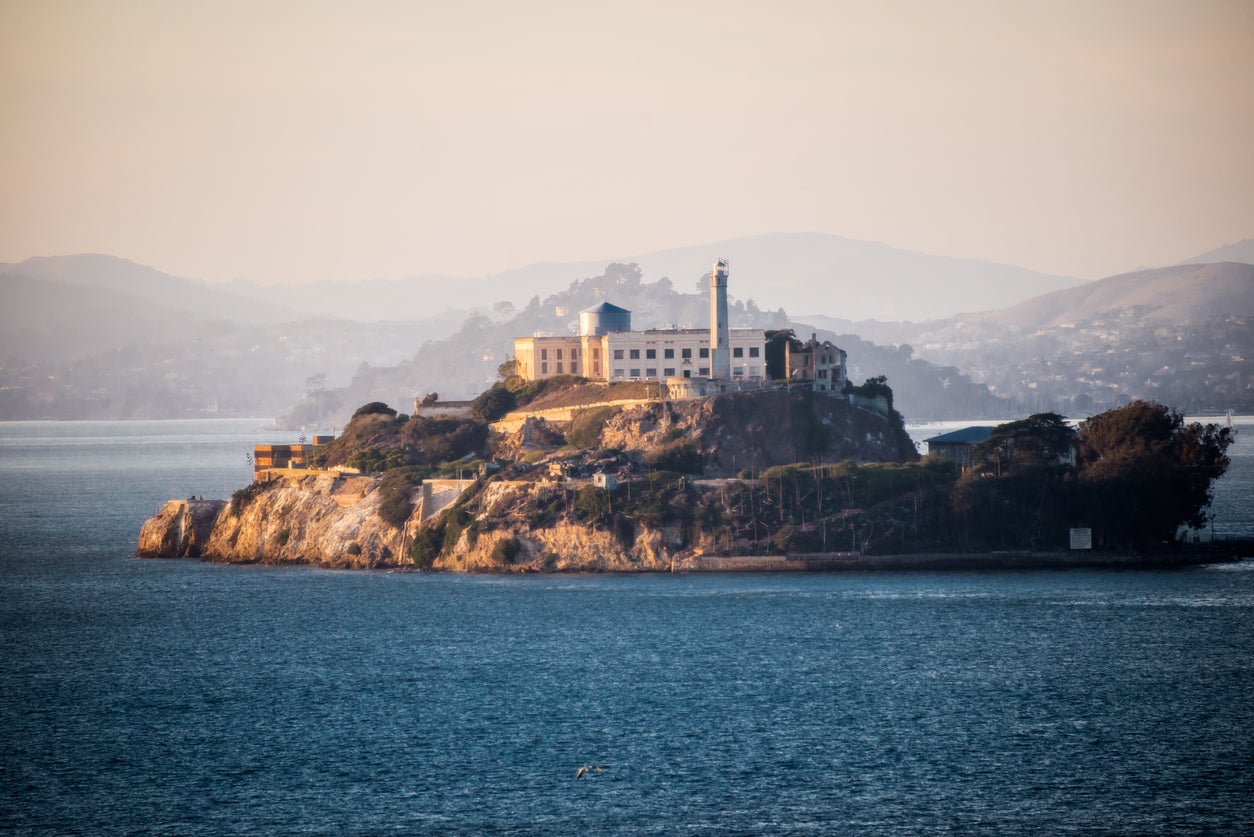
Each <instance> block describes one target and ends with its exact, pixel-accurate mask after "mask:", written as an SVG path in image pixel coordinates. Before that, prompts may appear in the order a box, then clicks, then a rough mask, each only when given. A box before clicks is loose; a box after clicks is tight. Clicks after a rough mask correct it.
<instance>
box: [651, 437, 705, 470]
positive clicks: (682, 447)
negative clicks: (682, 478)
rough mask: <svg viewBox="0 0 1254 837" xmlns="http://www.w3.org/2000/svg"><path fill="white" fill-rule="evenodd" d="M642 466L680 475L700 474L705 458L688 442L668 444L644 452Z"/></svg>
mask: <svg viewBox="0 0 1254 837" xmlns="http://www.w3.org/2000/svg"><path fill="white" fill-rule="evenodd" d="M644 464H645V465H647V466H649V467H650V468H660V469H662V470H666V471H678V472H679V473H681V474H700V473H701V472H703V471H704V470H705V458H704V457H703V456H701V452H700V451H698V450H697V448H696V446H695V445H693V444H691V443H689V442H670V443H668V444H665V445H661V446H659V447H655V448H651V449H650V450H648V451H646V452H645V455H644Z"/></svg>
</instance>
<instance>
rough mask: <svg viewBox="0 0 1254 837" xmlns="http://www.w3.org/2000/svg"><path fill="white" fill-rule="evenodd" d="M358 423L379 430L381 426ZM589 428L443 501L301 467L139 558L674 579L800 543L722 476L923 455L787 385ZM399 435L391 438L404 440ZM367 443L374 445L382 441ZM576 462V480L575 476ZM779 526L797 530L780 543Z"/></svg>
mask: <svg viewBox="0 0 1254 837" xmlns="http://www.w3.org/2000/svg"><path fill="white" fill-rule="evenodd" d="M360 421H361V422H373V424H372V427H373V426H374V425H376V424H380V421H381V420H380V418H379V417H378V416H363V417H361V419H360ZM383 424H386V425H388V428H392V427H393V425H394V424H395V422H393V421H392V419H387V420H386V421H383ZM574 424H578V422H572V425H574ZM417 426H418V425H415V427H417ZM350 429H351V428H350ZM376 429H377V428H376ZM585 430H587V428H585ZM592 430H593V432H591V433H590V434H586V435H587V444H586V447H585V448H583V449H582V450H580V449H578V448H575V447H573V446H572V445H571V444H569V439H568V438H564V437H563V436H562V433H561V432H558V431H554V432H551V433H549V434H548V435H545V434H540V433H536V432H530V433H528V432H527V431H524V430H520V431H519V432H518V434H516V435H517V438H510V439H495V440H493V442H492V444H493V446H494V449H495V451H496V454H497V458H498V460H499V458H500V456H501V455H503V453H504V452H506V451H511V452H513V454H514V455H516V456H517V459H515V456H510V457H509V458H510V459H511V460H513V461H514V462H515V465H514V467H512V468H507V469H505V470H502V471H500V472H498V473H496V474H495V475H494V476H490V477H484V478H481V479H479V480H478V481H476V482H475V483H474V484H473V485H471V486H470V487H469V488H468V489H467V490H466V491H465V492H464V493H460V496H458V494H459V491H454V492H453V496H452V497H449V496H447V495H448V492H447V491H445V492H443V493H440V492H433V491H432V490H430V489H431V488H432V486H433V485H434V483H433V482H432V481H431V480H430V479H428V484H427V485H426V486H424V485H423V484H421V482H419V481H418V480H414V482H413V483H412V484H410V483H407V482H405V481H403V480H394V479H391V477H392V476H393V472H389V478H388V479H377V478H373V477H369V476H336V475H332V474H325V473H324V474H319V475H313V474H311V475H307V476H301V475H300V474H299V472H296V473H293V474H288V475H284V476H283V477H281V478H279V479H275V480H273V481H272V482H268V483H257V484H254V485H251V486H249V487H247V488H245V489H241V490H240V491H238V492H236V493H235V495H234V497H232V499H231V500H230V501H229V502H228V501H194V500H185V501H171V502H170V503H168V504H167V505H166V506H165V507H164V508H163V509H162V510H161V511H160V512H159V513H158V514H157V515H156V516H154V517H153V518H152V519H150V520H149V521H148V522H147V523H145V524H144V526H143V529H142V531H141V534H140V541H139V548H138V551H137V554H138V555H140V556H142V557H198V558H201V559H203V560H209V561H221V562H229V563H268V564H310V565H318V566H327V567H337V568H374V567H399V566H416V567H420V568H430V569H438V570H447V571H455V572H500V571H633V570H646V571H648V570H666V569H671V568H672V567H673V566H674V564H675V562H676V561H684V560H688V559H692V558H694V557H697V556H700V555H702V554H707V553H713V552H718V551H720V550H729V549H738V550H740V551H742V552H744V551H748V552H752V553H755V554H762V553H763V552H764V551H767V550H776V549H778V550H780V551H784V550H787V549H788V548H789V547H790V545H792V544H793V543H794V540H795V539H794V540H790V539H789V538H792V533H791V528H795V527H792V525H791V521H792V518H788V519H787V520H786V519H785V518H784V517H783V516H779V518H778V520H777V521H776V524H778V525H774V528H772V526H771V525H768V524H766V523H764V522H760V521H759V520H758V518H759V517H761V515H762V514H763V508H764V507H763V505H762V504H763V502H770V497H769V496H767V491H768V488H769V486H768V485H767V483H768V482H769V480H765V481H764V480H758V479H753V478H749V479H731V480H727V479H723V478H726V477H733V476H735V475H736V474H737V473H738V472H739V473H740V474H741V475H743V476H745V477H757V476H759V475H761V474H762V472H763V471H767V472H768V473H769V471H770V469H771V468H772V467H775V466H780V465H783V464H786V463H793V462H798V461H806V462H811V463H821V462H837V461H842V460H854V461H863V462H865V461H885V460H887V461H892V462H901V461H903V460H912V459H915V458H917V454H916V453H915V451H914V447H913V445H912V444H911V443H910V441H909V438H908V437H907V436H906V434H905V433H904V430H902V428H901V426H900V422H899V421H897V422H895V421H891V420H889V419H887V418H885V417H883V416H881V415H878V414H876V413H875V412H873V411H869V410H862V409H858V408H855V407H852V406H850V405H848V404H847V403H846V402H844V401H843V400H840V399H829V398H824V397H812V396H810V395H808V394H807V395H798V394H795V393H792V394H790V393H788V392H782V391H778V392H777V391H771V392H758V393H737V394H730V395H724V396H719V397H716V398H709V399H700V400H693V401H680V402H662V403H656V404H648V405H642V406H637V407H629V408H626V409H620V410H616V411H615V410H608V411H606V412H605V413H604V414H602V415H601V416H600V420H599V426H597V427H595V428H593V429H592ZM404 433H405V431H404V428H402V429H401V430H398V431H396V435H397V437H398V438H401V439H402V440H403V439H404ZM568 435H569V438H574V437H575V435H576V434H574V433H573V431H572V432H571V433H570V434H568ZM524 437H525V438H526V439H529V440H532V441H524ZM550 437H552V438H550ZM536 438H543V439H547V440H548V443H549V446H548V449H547V450H541V451H540V453H541V454H544V455H547V456H548V457H551V458H553V459H554V463H555V465H556V464H557V463H558V462H559V461H560V462H561V463H563V464H562V465H561V467H559V468H558V469H557V470H558V471H561V472H562V474H561V475H560V476H557V475H556V474H555V472H553V471H552V470H551V469H550V468H549V467H547V466H546V467H541V468H529V467H528V466H527V465H524V464H523V463H522V459H523V458H524V457H523V456H522V454H523V453H524V451H525V450H526V449H527V448H528V447H530V448H531V449H530V450H529V451H528V454H529V455H530V454H535V453H536V452H537V451H536V449H535V447H534V444H533V442H534V439H536ZM370 439H371V444H372V445H377V444H379V436H378V434H375V435H374V436H371V437H370ZM420 441H421V440H420ZM564 443H565V444H564ZM607 451H610V452H611V455H610V456H608V457H607V456H606V452H607ZM596 457H600V459H597V458H596ZM583 460H586V461H583ZM527 461H528V462H533V461H534V456H529V458H527ZM572 462H573V463H574V469H575V470H578V471H580V474H581V478H575V479H570V478H568V477H567V475H566V471H567V470H568V465H570V463H572ZM581 462H582V464H580V463H581ZM594 462H596V463H601V464H598V465H597V466H596V467H597V469H598V470H601V471H602V472H606V471H612V472H613V475H614V476H616V478H617V479H619V480H620V481H621V482H622V483H623V490H621V491H620V492H618V493H617V494H614V493H611V492H608V491H606V490H604V489H603V488H598V487H595V486H594V485H593V484H592V482H591V480H590V479H588V478H587V477H588V470H589V466H590V465H591V464H592V463H594ZM611 462H612V463H614V464H613V465H607V464H605V463H611ZM502 464H508V463H502ZM401 470H403V469H401ZM410 470H413V469H412V468H411V469H410ZM684 472H686V473H684ZM397 473H398V474H399V471H398V472H397ZM506 473H508V474H509V476H510V479H506V478H504V475H505V474H506ZM790 473H791V472H790ZM551 474H552V475H553V476H551ZM793 478H794V481H795V475H794V476H793ZM773 479H776V481H778V480H779V479H782V477H774V478H773ZM702 480H706V481H707V482H704V483H703V482H702ZM710 480H712V482H711V481H710ZM446 482H452V481H446ZM771 484H773V483H771ZM460 487H461V486H460V485H459V486H458V489H460ZM424 488H425V489H427V490H424ZM454 498H456V499H455V501H454ZM780 502H783V500H782V498H781V500H780ZM398 509H399V512H398ZM810 517H811V519H810V520H809V522H808V523H807V522H806V521H805V516H804V514H802V516H801V521H802V523H803V524H805V525H806V526H808V527H809V529H808V530H807V531H809V530H813V528H814V525H815V523H814V519H813V515H811V516H810ZM841 525H842V526H843V525H845V524H843V523H842V524H841ZM781 526H782V527H784V528H785V529H788V530H789V531H788V532H786V534H787V535H788V537H785V538H782V539H778V540H777V539H776V538H775V536H776V534H777V532H776V529H779V528H780V527H781ZM790 527H791V528H790ZM833 531H836V530H835V529H833ZM826 536H827V530H826V529H824V530H823V535H822V537H823V538H824V539H825V538H826ZM841 537H842V538H843V536H841ZM833 539H835V535H833ZM811 540H813V538H812V539H811ZM846 540H847V539H845V540H842V541H841V542H842V543H843V542H846Z"/></svg>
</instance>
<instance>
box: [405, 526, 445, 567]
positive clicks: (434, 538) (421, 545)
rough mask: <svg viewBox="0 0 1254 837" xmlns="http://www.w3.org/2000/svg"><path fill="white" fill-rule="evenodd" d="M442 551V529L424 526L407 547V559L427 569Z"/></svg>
mask: <svg viewBox="0 0 1254 837" xmlns="http://www.w3.org/2000/svg"><path fill="white" fill-rule="evenodd" d="M443 549H444V527H443V526H424V527H422V528H421V529H419V530H418V534H417V535H415V536H414V542H413V544H411V545H410V547H409V559H410V560H411V561H413V562H414V563H415V564H417V565H418V566H419V567H422V568H423V569H429V568H430V567H431V565H432V564H434V563H435V559H436V558H438V557H440V552H441V550H443Z"/></svg>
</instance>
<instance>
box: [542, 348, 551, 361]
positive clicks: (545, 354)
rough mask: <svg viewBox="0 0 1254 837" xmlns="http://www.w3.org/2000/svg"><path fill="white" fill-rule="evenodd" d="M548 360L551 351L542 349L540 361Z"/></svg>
mask: <svg viewBox="0 0 1254 837" xmlns="http://www.w3.org/2000/svg"><path fill="white" fill-rule="evenodd" d="M548 359H549V350H548V349H541V350H540V360H548Z"/></svg>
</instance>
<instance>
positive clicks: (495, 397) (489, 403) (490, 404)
mask: <svg viewBox="0 0 1254 837" xmlns="http://www.w3.org/2000/svg"><path fill="white" fill-rule="evenodd" d="M516 403H517V402H516V401H515V398H514V393H512V392H510V391H509V389H508V388H506V386H505V384H503V383H500V382H498V383H495V384H493V385H492V386H490V387H488V388H487V389H485V390H484V391H483V392H481V393H480V394H479V397H478V398H476V399H475V400H474V401H472V402H471V404H470V414H471V415H472V416H474V417H475V418H476V419H478V420H479V421H482V422H494V421H496V420H497V419H499V418H502V417H503V416H504V415H505V414H506V413H508V412H509V411H510V410H512V409H514V405H515V404H516Z"/></svg>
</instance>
